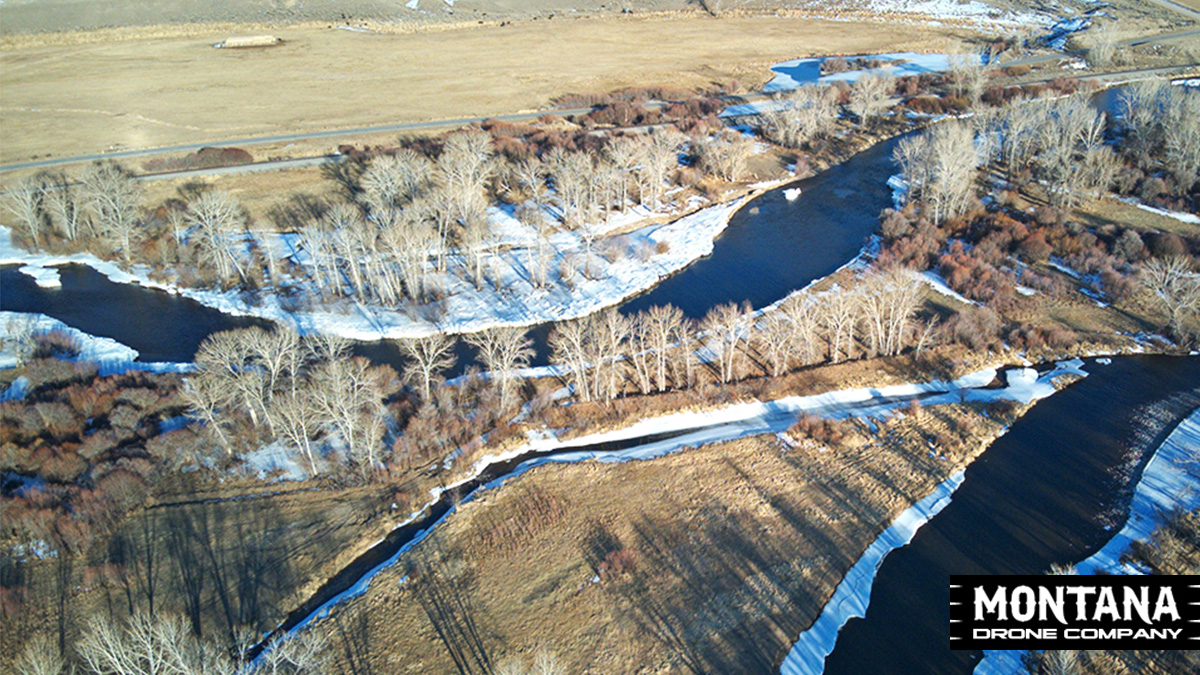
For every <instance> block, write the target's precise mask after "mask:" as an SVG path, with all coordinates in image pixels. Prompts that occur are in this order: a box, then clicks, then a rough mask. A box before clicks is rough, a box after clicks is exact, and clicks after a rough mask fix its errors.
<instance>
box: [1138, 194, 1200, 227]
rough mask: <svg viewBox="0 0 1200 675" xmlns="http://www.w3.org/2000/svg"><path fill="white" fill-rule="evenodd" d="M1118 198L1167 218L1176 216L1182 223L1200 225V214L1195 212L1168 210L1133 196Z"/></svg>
mask: <svg viewBox="0 0 1200 675" xmlns="http://www.w3.org/2000/svg"><path fill="white" fill-rule="evenodd" d="M1118 199H1120V200H1121V201H1123V202H1125V203H1126V204H1130V205H1132V206H1136V207H1138V208H1139V209H1142V210H1144V211H1149V212H1150V213H1154V214H1157V215H1160V216H1165V217H1167V218H1174V219H1175V220H1178V221H1180V222H1182V223H1188V224H1189V225H1200V216H1198V215H1196V214H1194V213H1183V212H1181V211H1168V210H1166V209H1159V208H1155V207H1153V206H1150V205H1148V204H1143V203H1142V202H1141V201H1139V200H1137V199H1134V198H1133V197H1118Z"/></svg>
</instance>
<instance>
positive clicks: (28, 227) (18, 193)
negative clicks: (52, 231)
mask: <svg viewBox="0 0 1200 675" xmlns="http://www.w3.org/2000/svg"><path fill="white" fill-rule="evenodd" d="M46 192H47V190H46V186H45V184H44V183H43V182H42V179H41V178H40V177H38V176H29V177H26V178H22V179H21V180H19V181H17V184H16V185H14V186H12V187H11V188H10V189H9V190H8V198H7V199H5V200H4V208H5V210H7V211H8V212H9V213H10V214H12V216H13V217H14V218H16V224H17V227H18V228H20V229H22V230H24V231H25V232H26V233H28V234H29V238H30V239H31V240H32V242H33V246H34V248H39V247H41V245H42V241H41V240H42V238H43V231H44V230H45V229H46V209H45V205H44V202H45V195H46Z"/></svg>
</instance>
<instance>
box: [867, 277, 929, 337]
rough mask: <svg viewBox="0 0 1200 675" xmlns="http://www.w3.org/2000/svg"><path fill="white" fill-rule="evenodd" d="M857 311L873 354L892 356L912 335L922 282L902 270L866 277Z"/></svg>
mask: <svg viewBox="0 0 1200 675" xmlns="http://www.w3.org/2000/svg"><path fill="white" fill-rule="evenodd" d="M858 295H859V300H860V302H859V308H860V311H861V312H862V318H863V323H864V324H865V326H866V337H867V340H868V341H869V344H870V347H871V353H872V354H881V355H883V356H894V355H896V354H899V353H900V352H901V350H903V349H904V347H905V344H906V341H907V339H908V336H909V335H910V334H911V333H912V319H913V315H914V314H915V313H916V311H917V308H918V307H919V306H920V302H921V282H920V281H918V280H917V279H916V278H914V277H913V275H912V274H911V273H910V272H909V271H907V270H902V269H895V270H889V271H886V272H873V273H871V274H869V275H868V276H867V277H866V279H865V280H863V283H862V285H861V286H860V290H859V294H858Z"/></svg>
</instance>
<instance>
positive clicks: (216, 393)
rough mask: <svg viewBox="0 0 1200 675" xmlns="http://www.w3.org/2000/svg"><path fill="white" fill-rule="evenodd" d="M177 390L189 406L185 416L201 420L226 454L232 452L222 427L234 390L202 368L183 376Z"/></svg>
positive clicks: (227, 436)
mask: <svg viewBox="0 0 1200 675" xmlns="http://www.w3.org/2000/svg"><path fill="white" fill-rule="evenodd" d="M183 384H184V386H183V387H181V388H180V389H179V394H180V396H181V397H182V398H183V401H184V403H186V404H187V407H188V416H190V417H191V418H192V419H195V420H197V421H199V422H202V423H203V424H204V430H205V432H207V433H208V434H210V435H212V436H213V437H214V438H215V439H216V440H217V442H218V443H220V445H221V447H222V449H224V450H225V454H226V455H229V456H232V455H233V444H232V442H231V440H230V437H229V434H228V433H226V431H225V429H224V424H225V422H226V420H227V417H226V413H227V412H229V409H230V408H231V407H232V406H233V405H234V400H235V399H234V396H235V392H233V391H231V390H230V388H229V387H227V386H225V383H224V382H223V381H222V380H221V378H219V377H215V376H213V375H210V374H208V373H206V372H204V371H201V372H198V373H196V374H194V375H191V376H189V377H188V378H187V379H185V380H184V383H183Z"/></svg>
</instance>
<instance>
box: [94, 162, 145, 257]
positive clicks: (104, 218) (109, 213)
mask: <svg viewBox="0 0 1200 675" xmlns="http://www.w3.org/2000/svg"><path fill="white" fill-rule="evenodd" d="M79 182H80V184H81V185H80V196H81V197H82V201H83V203H84V204H85V205H86V206H87V210H88V214H89V216H90V222H91V227H92V230H93V231H94V232H95V233H96V234H97V235H98V236H101V237H106V238H108V239H109V240H111V241H112V242H113V243H114V245H115V246H116V247H117V248H119V249H120V251H121V256H122V258H124V260H125V262H130V260H131V259H132V256H131V254H132V252H133V243H134V240H135V239H136V238H137V236H138V234H139V232H138V231H139V229H140V228H141V224H142V218H141V213H142V206H141V202H142V186H141V183H139V182H138V181H137V179H136V178H134V177H133V176H132V175H130V174H129V172H127V171H126V170H125V169H123V168H121V166H120V165H118V164H116V163H115V162H96V163H95V164H92V165H91V166H89V167H88V168H87V169H85V170H84V172H83V173H82V174H80V176H79Z"/></svg>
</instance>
